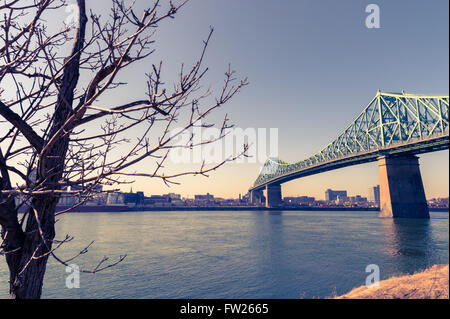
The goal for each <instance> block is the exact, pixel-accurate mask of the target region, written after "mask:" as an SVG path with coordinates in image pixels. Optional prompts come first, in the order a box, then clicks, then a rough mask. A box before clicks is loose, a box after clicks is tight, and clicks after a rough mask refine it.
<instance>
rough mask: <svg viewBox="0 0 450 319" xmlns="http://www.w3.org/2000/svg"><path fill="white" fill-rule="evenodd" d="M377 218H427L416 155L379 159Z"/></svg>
mask: <svg viewBox="0 0 450 319" xmlns="http://www.w3.org/2000/svg"><path fill="white" fill-rule="evenodd" d="M378 166H379V173H380V215H379V216H380V217H393V218H401V217H406V218H430V213H429V212H428V205H427V200H426V198H425V191H424V189H423V183H422V177H421V175H420V169H419V158H418V157H417V156H413V155H411V156H402V157H389V156H383V157H380V158H379V159H378Z"/></svg>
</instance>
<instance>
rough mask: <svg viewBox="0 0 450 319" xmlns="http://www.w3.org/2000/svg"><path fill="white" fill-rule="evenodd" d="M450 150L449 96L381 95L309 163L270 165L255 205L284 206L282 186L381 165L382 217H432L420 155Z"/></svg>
mask: <svg viewBox="0 0 450 319" xmlns="http://www.w3.org/2000/svg"><path fill="white" fill-rule="evenodd" d="M448 148H449V97H448V96H429V95H417V94H408V93H405V92H402V93H386V92H381V91H378V92H377V94H376V96H375V97H374V98H373V99H372V100H371V101H370V103H369V104H368V105H367V106H366V107H365V108H364V110H363V111H362V112H361V114H359V115H358V117H356V119H355V120H354V121H353V122H352V123H351V124H350V125H349V126H348V127H347V128H346V129H345V130H344V131H343V132H342V133H341V134H340V135H339V136H338V137H337V138H336V139H335V140H334V141H332V142H331V143H330V144H328V145H327V146H325V147H324V148H323V149H322V150H321V151H319V152H318V153H316V154H314V155H312V156H310V157H309V158H307V159H305V160H302V161H299V162H296V163H286V162H284V161H282V160H280V159H278V158H270V159H268V160H267V161H266V163H265V164H264V166H263V168H262V169H261V172H260V174H259V176H258V178H257V179H256V181H255V183H254V184H253V186H252V187H251V188H250V189H249V192H250V198H251V201H252V202H253V203H255V204H257V203H259V204H260V203H261V202H262V200H263V198H264V196H263V190H265V191H266V196H265V198H266V200H265V204H266V206H267V207H277V206H280V205H281V204H282V196H281V184H283V183H285V182H288V181H291V180H294V179H297V178H302V177H305V176H309V175H314V174H319V173H323V172H326V171H330V170H334V169H339V168H342V167H347V166H351V165H356V164H362V163H369V162H374V161H378V164H379V165H378V166H379V175H380V216H382V217H411V218H429V212H428V206H427V201H426V197H425V191H424V188H423V183H422V177H421V174H420V169H419V160H418V157H417V155H418V154H422V153H427V152H434V151H440V150H444V149H448Z"/></svg>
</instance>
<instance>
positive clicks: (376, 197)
mask: <svg viewBox="0 0 450 319" xmlns="http://www.w3.org/2000/svg"><path fill="white" fill-rule="evenodd" d="M369 201H370V202H372V203H376V204H377V205H380V185H377V186H374V187H370V188H369Z"/></svg>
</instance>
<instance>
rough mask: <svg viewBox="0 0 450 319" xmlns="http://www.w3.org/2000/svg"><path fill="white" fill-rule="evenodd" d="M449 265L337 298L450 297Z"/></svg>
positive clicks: (355, 290) (394, 279) (393, 279)
mask: <svg viewBox="0 0 450 319" xmlns="http://www.w3.org/2000/svg"><path fill="white" fill-rule="evenodd" d="M448 277H449V265H434V266H433V267H430V268H428V269H426V270H424V271H423V272H420V273H416V274H413V275H406V276H400V277H392V278H389V279H387V280H382V281H380V286H379V287H378V288H375V287H374V288H367V287H366V286H361V287H358V288H355V289H353V290H352V291H350V292H349V293H347V294H345V295H342V296H338V297H336V299H448V298H449V286H448V285H449V282H448Z"/></svg>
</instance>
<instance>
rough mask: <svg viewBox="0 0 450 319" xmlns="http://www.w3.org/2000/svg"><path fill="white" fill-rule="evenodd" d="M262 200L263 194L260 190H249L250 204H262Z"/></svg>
mask: <svg viewBox="0 0 450 319" xmlns="http://www.w3.org/2000/svg"><path fill="white" fill-rule="evenodd" d="M263 200H264V194H263V191H262V190H260V191H251V192H250V202H251V203H252V204H256V205H259V204H262V203H263Z"/></svg>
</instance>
